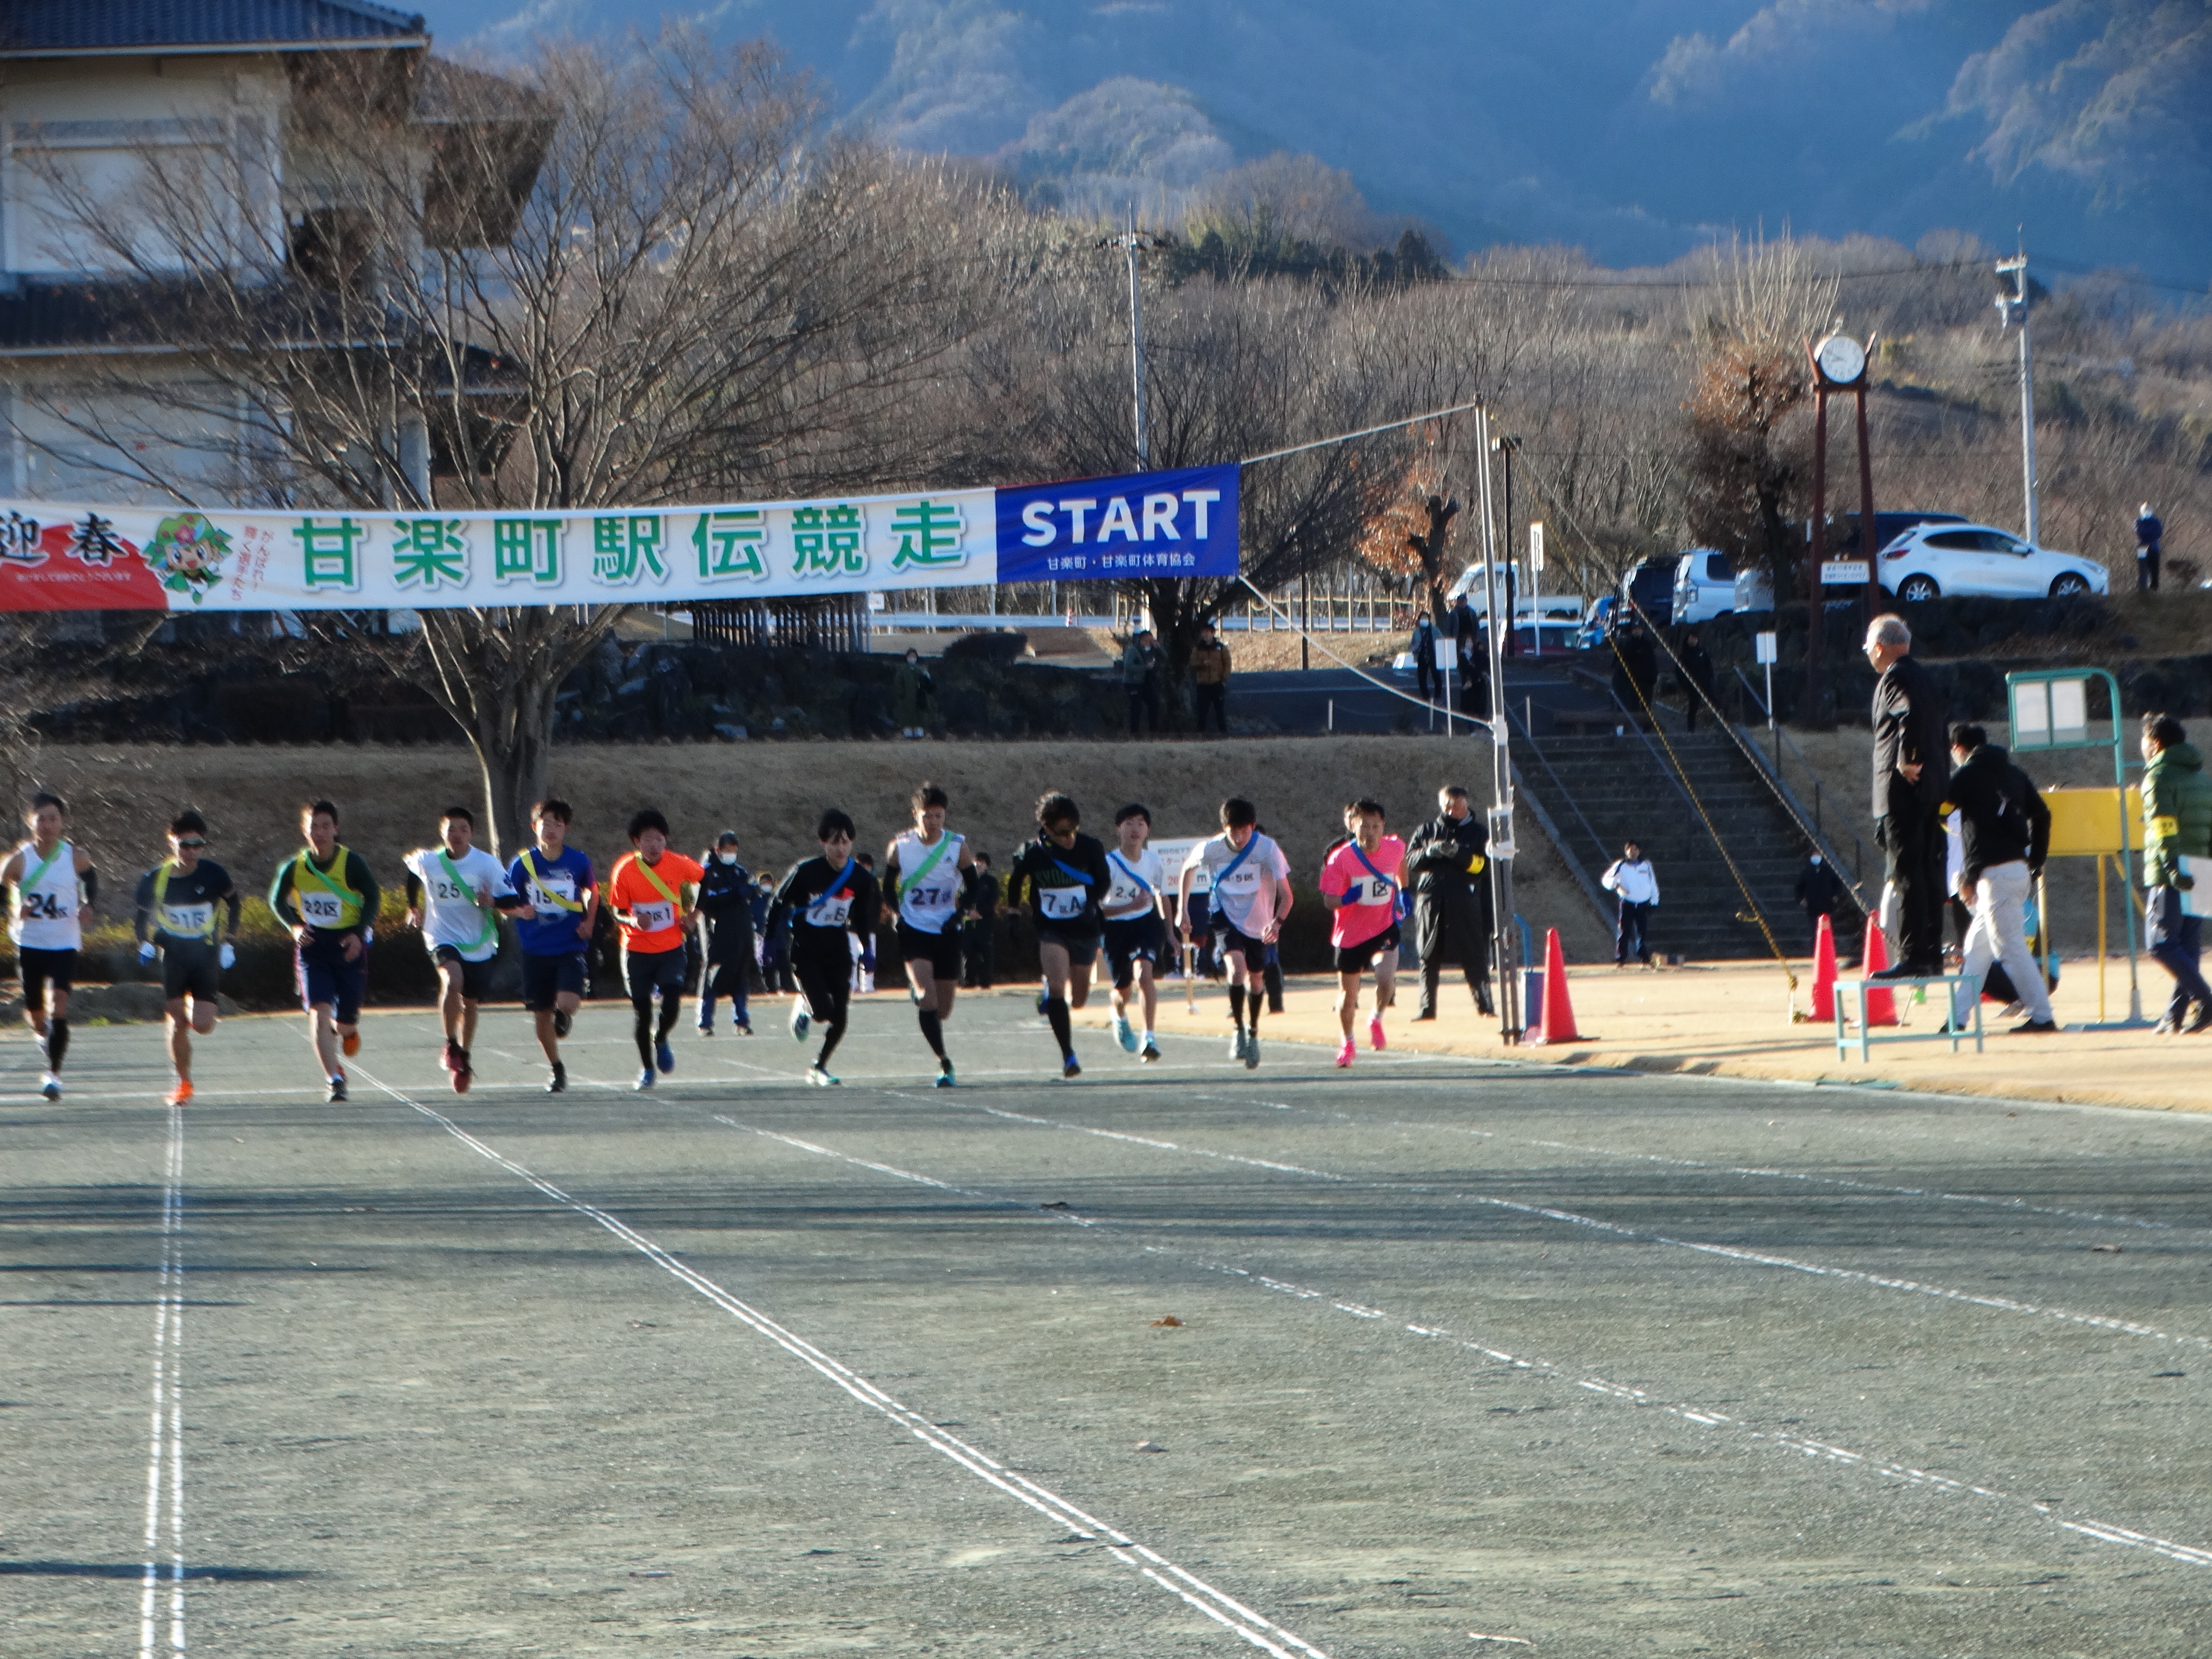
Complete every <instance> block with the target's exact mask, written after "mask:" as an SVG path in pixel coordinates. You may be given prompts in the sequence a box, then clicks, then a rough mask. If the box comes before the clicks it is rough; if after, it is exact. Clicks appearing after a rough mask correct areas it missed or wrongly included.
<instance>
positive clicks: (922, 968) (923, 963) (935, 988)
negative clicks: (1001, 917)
mask: <svg viewBox="0 0 2212 1659" xmlns="http://www.w3.org/2000/svg"><path fill="white" fill-rule="evenodd" d="M950 805H951V796H949V795H947V794H946V793H945V791H944V790H943V789H941V788H939V787H938V786H937V785H935V784H933V783H925V784H923V785H922V786H921V787H920V788H918V789H916V790H915V792H914V828H913V829H908V830H903V831H902V832H901V833H900V834H899V835H898V836H896V837H895V838H894V839H893V840H892V842H891V844H890V848H889V849H888V850H887V852H886V853H885V854H884V915H885V917H886V918H888V919H891V920H895V921H896V922H897V924H898V943H899V956H900V957H901V958H902V960H903V961H904V962H905V963H906V980H907V987H908V991H909V993H910V994H912V996H913V998H914V1001H915V1018H917V1019H918V1020H919V1021H920V1022H921V1035H922V1038H923V1040H924V1041H925V1042H927V1043H928V1044H929V1047H930V1051H931V1052H932V1053H933V1054H935V1055H936V1056H937V1086H938V1087H939V1088H940V1089H950V1088H951V1086H952V1084H953V1076H952V1061H951V1057H950V1056H948V1055H947V1054H945V1019H946V1018H947V1017H948V1016H949V1015H950V1014H951V1012H952V1000H953V999H954V998H955V997H956V996H957V995H958V994H959V993H960V928H959V927H958V925H957V923H956V922H955V921H954V920H953V918H954V917H955V915H957V914H958V912H959V908H960V896H961V895H962V894H963V893H964V892H966V891H967V890H968V883H969V880H970V879H971V878H973V877H974V875H975V854H973V853H972V852H970V851H969V848H968V838H967V837H966V836H956V835H954V834H953V833H952V832H951V830H949V829H946V828H945V809H946V808H947V807H948V806H950Z"/></svg>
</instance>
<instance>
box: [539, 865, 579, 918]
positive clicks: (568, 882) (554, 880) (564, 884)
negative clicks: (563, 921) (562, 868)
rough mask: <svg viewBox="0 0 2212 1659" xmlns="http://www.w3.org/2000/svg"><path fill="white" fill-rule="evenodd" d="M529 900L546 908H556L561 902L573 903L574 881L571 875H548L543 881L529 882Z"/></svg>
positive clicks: (574, 893) (574, 894)
mask: <svg viewBox="0 0 2212 1659" xmlns="http://www.w3.org/2000/svg"><path fill="white" fill-rule="evenodd" d="M530 890H531V893H532V898H531V902H532V904H534V905H538V906H541V907H543V908H546V909H552V910H557V909H559V908H561V907H562V903H563V902H567V903H570V904H573V903H574V902H575V899H576V882H575V878H574V877H573V876H569V875H566V874H562V875H557V876H549V877H548V878H546V879H545V880H544V881H533V882H532V883H531V884H530Z"/></svg>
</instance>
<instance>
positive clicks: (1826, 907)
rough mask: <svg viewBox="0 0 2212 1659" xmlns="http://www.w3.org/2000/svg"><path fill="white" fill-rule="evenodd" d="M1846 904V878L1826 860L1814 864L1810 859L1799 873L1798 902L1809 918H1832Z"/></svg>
mask: <svg viewBox="0 0 2212 1659" xmlns="http://www.w3.org/2000/svg"><path fill="white" fill-rule="evenodd" d="M1797 902H1798V903H1800V904H1802V905H1803V906H1804V907H1805V914H1806V915H1808V916H1832V915H1835V914H1836V912H1837V910H1838V908H1841V907H1842V905H1843V902H1844V878H1842V877H1841V876H1839V875H1838V874H1837V873H1836V872H1835V871H1834V869H1833V868H1832V867H1831V866H1830V865H1829V863H1828V861H1827V860H1826V859H1823V860H1820V863H1818V864H1814V862H1812V861H1811V860H1809V859H1808V860H1806V864H1805V867H1804V868H1803V869H1802V870H1800V871H1799V872H1797Z"/></svg>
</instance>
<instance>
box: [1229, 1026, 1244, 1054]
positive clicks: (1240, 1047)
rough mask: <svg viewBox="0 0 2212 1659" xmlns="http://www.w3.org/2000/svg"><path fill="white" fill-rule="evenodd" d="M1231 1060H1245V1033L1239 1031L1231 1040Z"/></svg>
mask: <svg viewBox="0 0 2212 1659" xmlns="http://www.w3.org/2000/svg"><path fill="white" fill-rule="evenodd" d="M1229 1058H1230V1059H1231V1060H1242V1059H1243V1058H1244V1033H1243V1032H1242V1031H1239V1032H1237V1035H1236V1036H1233V1037H1231V1038H1230V1039H1229Z"/></svg>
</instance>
